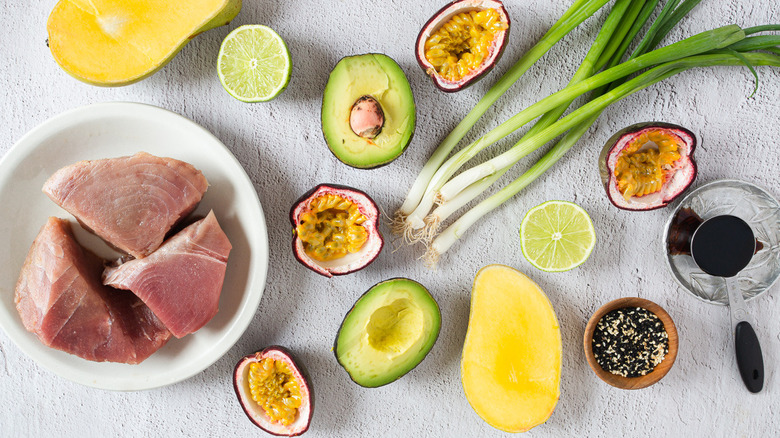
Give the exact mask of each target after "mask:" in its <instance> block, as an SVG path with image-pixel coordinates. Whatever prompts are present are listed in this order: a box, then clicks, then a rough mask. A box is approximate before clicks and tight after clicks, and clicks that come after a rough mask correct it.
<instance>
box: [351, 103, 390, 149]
mask: <svg viewBox="0 0 780 438" xmlns="http://www.w3.org/2000/svg"><path fill="white" fill-rule="evenodd" d="M384 125H385V113H384V111H382V105H380V104H379V102H378V101H377V100H376V99H374V98H373V97H371V96H368V95H366V96H362V97H360V99H358V100H356V101H355V103H354V104H353V105H352V110H351V111H350V113H349V127H350V128H352V132H354V133H355V134H356V135H357V136H358V137H363V138H367V139H373V138H376V136H377V135H379V133H380V132H382V127H383V126H384Z"/></svg>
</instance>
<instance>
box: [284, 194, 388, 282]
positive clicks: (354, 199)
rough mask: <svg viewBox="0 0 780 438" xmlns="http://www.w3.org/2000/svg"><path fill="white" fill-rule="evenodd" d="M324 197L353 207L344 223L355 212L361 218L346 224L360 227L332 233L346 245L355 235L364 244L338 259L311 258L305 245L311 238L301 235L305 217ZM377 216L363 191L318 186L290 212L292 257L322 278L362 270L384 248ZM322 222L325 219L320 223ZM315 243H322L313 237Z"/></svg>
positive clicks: (376, 210) (296, 202) (374, 207)
mask: <svg viewBox="0 0 780 438" xmlns="http://www.w3.org/2000/svg"><path fill="white" fill-rule="evenodd" d="M328 196H330V197H338V198H341V199H342V200H344V201H347V202H348V203H351V204H352V205H354V206H355V207H356V211H352V210H350V212H349V214H348V216H349V218H348V219H347V220H352V218H353V217H354V216H355V215H356V214H358V213H359V215H362V217H363V218H362V219H361V221H358V222H357V223H352V224H350V226H352V227H360V228H357V229H352V230H344V229H342V230H337V231H335V232H334V233H341V234H343V235H344V236H345V239H344V240H345V241H346V244H350V239H354V236H355V234H359V235H361V236H362V237H361V239H362V240H364V241H363V243H362V245H360V247H359V248H352V249H351V250H349V251H348V252H346V253H345V254H344V255H343V256H340V257H338V258H332V259H317V258H315V256H314V255H313V252H312V247H311V246H310V244H309V243H307V242H310V241H311V240H312V239H310V238H308V236H304V235H302V234H301V233H302V228H301V227H302V226H303V224H304V221H305V218H306V217H307V215H309V217H310V214H311V213H312V212H313V211H314V210H315V207H314V206H315V204H318V205H320V206H318V207H317V209H322V206H321V205H322V204H323V203H322V202H319V201H318V200H319V199H321V198H323V197H328ZM327 211H331V210H326V212H327ZM379 216H380V213H379V208H378V207H377V205H376V203H375V202H374V200H373V199H371V197H370V196H368V195H367V194H366V193H365V192H362V191H360V190H357V189H354V188H352V187H347V186H342V185H337V184H320V185H318V186H316V187H314V188H313V189H311V190H309V191H308V192H307V193H306V194H304V195H303V196H301V197H300V198H298V200H297V201H295V204H293V207H292V209H291V210H290V222H291V223H292V226H293V241H292V247H293V254H294V255H295V258H296V259H297V260H298V261H299V262H300V263H301V264H303V265H304V266H306V267H307V268H309V269H311V270H312V271H314V272H316V273H318V274H320V275H324V276H325V277H333V276H334V275H346V274H350V273H352V272H355V271H358V270H360V269H363V268H365V267H366V266H368V265H369V264H370V263H371V262H373V261H374V259H376V257H377V256H378V255H379V253H380V252H381V251H382V247H384V239H383V238H382V234H381V233H380V232H379ZM326 220H327V218H325V219H322V220H321V221H326ZM355 231H357V233H355ZM312 232H313V233H317V232H319V230H312ZM315 240H321V241H324V239H321V238H315ZM330 245H331V244H330V243H329V242H324V243H323V245H322V246H330Z"/></svg>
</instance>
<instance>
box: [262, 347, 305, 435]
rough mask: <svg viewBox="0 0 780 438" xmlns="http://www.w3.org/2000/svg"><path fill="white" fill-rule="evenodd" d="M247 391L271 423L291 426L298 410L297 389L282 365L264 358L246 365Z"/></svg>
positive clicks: (298, 391) (290, 373) (299, 398)
mask: <svg viewBox="0 0 780 438" xmlns="http://www.w3.org/2000/svg"><path fill="white" fill-rule="evenodd" d="M249 389H250V391H251V393H252V399H253V400H254V401H255V402H257V404H258V405H260V406H261V407H262V408H263V410H264V411H265V413H266V415H268V417H269V418H270V419H271V421H273V422H276V423H280V424H282V425H284V426H289V425H290V424H292V423H293V422H294V421H295V419H296V417H297V416H298V408H300V407H301V403H302V401H301V400H302V399H301V388H300V386H299V384H298V382H297V381H296V380H295V377H293V374H292V371H290V368H289V367H288V366H287V364H286V363H284V362H282V361H279V360H274V359H273V358H270V357H266V358H265V359H263V360H261V361H259V362H253V363H251V364H250V365H249Z"/></svg>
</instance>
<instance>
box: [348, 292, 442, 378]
mask: <svg viewBox="0 0 780 438" xmlns="http://www.w3.org/2000/svg"><path fill="white" fill-rule="evenodd" d="M440 327H441V313H440V311H439V305H438V304H437V303H436V300H434V298H433V296H431V294H430V293H429V292H428V290H427V289H426V288H425V287H424V286H423V285H421V284H420V283H418V282H416V281H414V280H410V279H408V278H393V279H390V280H386V281H383V282H381V283H378V284H376V285H375V286H374V287H372V288H371V289H369V290H368V291H367V292H366V293H364V294H363V296H361V297H360V299H358V300H357V302H356V303H355V305H354V306H353V307H352V309H351V310H350V311H349V313H347V315H346V316H345V317H344V321H343V322H342V323H341V327H340V328H339V332H338V335H337V336H336V342H335V345H334V348H333V352H334V353H335V354H336V359H337V360H338V362H339V364H340V365H341V366H342V367H344V369H345V370H346V371H347V373H349V376H350V378H351V379H352V380H353V381H354V382H355V383H357V384H358V385H361V386H365V387H368V388H374V387H377V386H382V385H387V384H388V383H391V382H394V381H395V380H397V379H398V378H400V377H401V376H403V375H404V374H406V373H408V372H409V371H411V370H412V369H413V368H414V367H416V366H417V365H418V364H419V363H420V362H422V360H423V359H424V358H425V356H426V355H427V354H428V352H429V351H430V350H431V347H433V344H434V343H435V342H436V339H437V338H438V336H439V328H440Z"/></svg>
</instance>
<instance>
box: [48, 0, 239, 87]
mask: <svg viewBox="0 0 780 438" xmlns="http://www.w3.org/2000/svg"><path fill="white" fill-rule="evenodd" d="M241 1H242V0H193V1H191V2H184V3H183V2H180V1H171V0H157V1H155V0H145V1H144V0H142V1H138V2H134V3H132V4H128V2H125V1H122V0H91V1H87V0H60V1H59V2H58V3H57V4H56V5H55V6H54V9H53V10H52V12H51V14H50V15H49V19H48V22H47V26H46V27H47V31H48V34H49V39H48V45H49V48H50V50H51V52H52V56H53V57H54V60H55V61H56V62H57V64H58V65H59V66H60V67H62V69H63V70H65V72H67V73H68V74H69V75H71V76H73V77H74V78H76V79H78V80H80V81H82V82H85V83H88V84H90V85H96V86H102V87H119V86H124V85H130V84H133V83H135V82H138V81H140V80H142V79H145V78H147V77H149V76H151V75H152V74H154V73H156V72H157V71H158V70H159V69H161V68H162V67H164V66H165V65H166V64H167V63H168V62H170V60H171V59H173V57H174V56H176V54H177V53H179V51H180V50H181V49H182V48H184V46H185V45H186V44H187V43H188V42H189V41H190V40H191V39H192V38H194V37H195V36H197V35H198V34H200V33H202V32H205V31H207V30H210V29H213V28H215V27H219V26H223V25H226V24H228V23H229V22H230V21H231V20H233V18H235V16H236V15H237V14H238V12H239V11H240V10H241ZM134 8H135V9H134ZM98 10H99V11H101V12H99V13H98V12H97V11H98Z"/></svg>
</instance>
